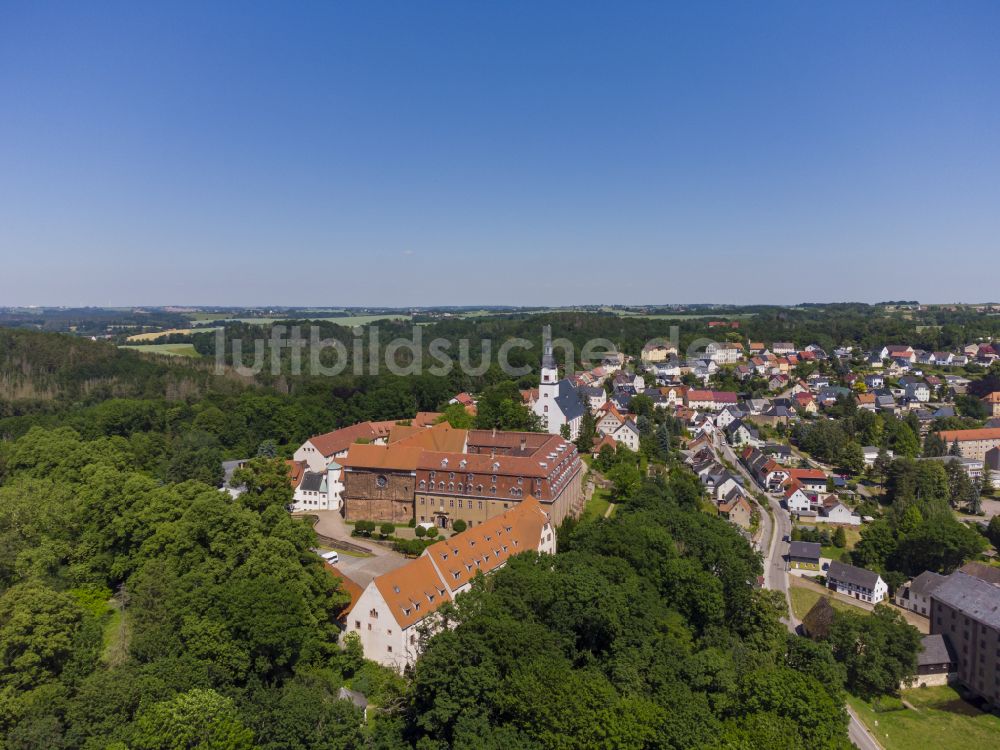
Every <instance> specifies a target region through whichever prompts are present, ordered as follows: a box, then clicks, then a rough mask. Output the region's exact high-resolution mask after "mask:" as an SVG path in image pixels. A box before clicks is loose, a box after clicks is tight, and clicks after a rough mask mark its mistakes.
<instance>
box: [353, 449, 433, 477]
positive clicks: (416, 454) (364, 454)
mask: <svg viewBox="0 0 1000 750" xmlns="http://www.w3.org/2000/svg"><path fill="white" fill-rule="evenodd" d="M423 452H424V449H423V448H409V447H406V446H399V445H362V444H358V445H352V446H351V447H350V449H349V450H348V451H347V458H345V459H344V466H345V467H346V468H348V469H351V468H359V469H395V470H397V471H416V468H417V464H418V463H419V461H420V456H421V454H422V453H423Z"/></svg>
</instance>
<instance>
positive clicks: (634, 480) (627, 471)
mask: <svg viewBox="0 0 1000 750" xmlns="http://www.w3.org/2000/svg"><path fill="white" fill-rule="evenodd" d="M607 476H608V479H610V480H611V483H612V484H613V485H614V487H613V490H612V494H613V496H614V498H615V499H616V500H627V499H628V498H630V497H631V496H632V495H634V494H635V492H636V491H637V490H638V489H639V485H640V484H642V475H641V474H640V473H639V469H638V467H637V466H636V465H635V464H634V463H631V462H628V463H626V462H621V463H618V464H616V465H615V466H614V467H613V468H612V469H611V470H610V471H608V475H607Z"/></svg>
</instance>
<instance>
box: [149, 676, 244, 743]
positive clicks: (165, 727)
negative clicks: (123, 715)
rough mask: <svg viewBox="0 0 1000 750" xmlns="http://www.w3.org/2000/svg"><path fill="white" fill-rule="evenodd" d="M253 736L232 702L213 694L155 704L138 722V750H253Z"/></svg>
mask: <svg viewBox="0 0 1000 750" xmlns="http://www.w3.org/2000/svg"><path fill="white" fill-rule="evenodd" d="M253 746H254V745H253V733H252V732H251V731H250V730H249V729H247V728H246V727H245V726H244V725H243V723H242V721H241V720H240V717H239V715H238V713H237V711H236V707H235V705H234V704H233V702H232V701H231V700H230V699H228V698H225V697H223V696H221V695H219V694H218V693H216V692H215V691H214V690H199V689H195V690H191V691H189V692H186V693H181V694H180V695H178V696H176V697H175V698H172V699H170V700H168V701H163V702H161V703H156V704H154V705H152V706H150V707H149V708H148V709H146V710H145V711H143V712H142V713H141V714H140V715H139V717H138V718H137V719H136V722H135V726H134V728H133V730H132V732H131V747H133V748H135V750H251V749H252V748H253Z"/></svg>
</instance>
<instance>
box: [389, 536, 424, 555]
mask: <svg viewBox="0 0 1000 750" xmlns="http://www.w3.org/2000/svg"><path fill="white" fill-rule="evenodd" d="M428 544H429V542H425V541H424V540H423V539H396V540H394V541H393V543H392V548H393V549H394V550H396V552H399V553H400V554H402V555H409V556H410V557H416V556H418V555H419V554H420V553H421V552H423V551H424V550H425V549H427V546H428Z"/></svg>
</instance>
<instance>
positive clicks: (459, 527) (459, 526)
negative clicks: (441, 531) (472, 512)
mask: <svg viewBox="0 0 1000 750" xmlns="http://www.w3.org/2000/svg"><path fill="white" fill-rule="evenodd" d="M451 528H452V529H454V530H455V533H456V534H458V533H461V532H463V531H465V530H466V528H468V525H467V524H466V523H465V521H463V520H462V519H461V518H459V519H458V520H457V521H455V523H453V524H452V525H451Z"/></svg>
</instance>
